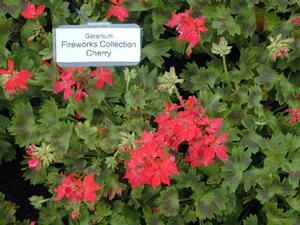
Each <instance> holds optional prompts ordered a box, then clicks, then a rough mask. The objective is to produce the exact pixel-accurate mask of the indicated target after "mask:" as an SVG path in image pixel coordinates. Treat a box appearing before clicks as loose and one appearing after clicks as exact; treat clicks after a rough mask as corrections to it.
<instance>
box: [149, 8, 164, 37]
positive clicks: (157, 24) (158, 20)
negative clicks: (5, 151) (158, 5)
mask: <svg viewBox="0 0 300 225" xmlns="http://www.w3.org/2000/svg"><path fill="white" fill-rule="evenodd" d="M151 16H152V20H153V23H152V24H151V28H152V34H153V37H154V38H155V40H158V39H159V37H160V35H161V34H162V33H163V32H164V31H165V28H164V25H165V24H166V23H167V19H168V18H167V17H168V14H166V13H164V12H159V11H152V14H151Z"/></svg>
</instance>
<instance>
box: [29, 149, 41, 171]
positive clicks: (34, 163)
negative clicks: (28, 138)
mask: <svg viewBox="0 0 300 225" xmlns="http://www.w3.org/2000/svg"><path fill="white" fill-rule="evenodd" d="M35 148H36V147H35V145H30V146H29V147H28V149H27V150H26V155H28V156H30V157H31V159H29V160H28V161H27V164H28V167H29V168H30V169H35V170H39V169H40V168H41V167H40V166H41V165H40V160H39V159H38V158H37V157H36V156H35V155H33V154H32V152H33V151H34V150H35Z"/></svg>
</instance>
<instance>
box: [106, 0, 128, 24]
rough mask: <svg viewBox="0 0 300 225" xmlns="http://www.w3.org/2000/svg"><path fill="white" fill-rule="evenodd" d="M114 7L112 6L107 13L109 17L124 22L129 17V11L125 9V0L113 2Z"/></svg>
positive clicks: (112, 0) (114, 0)
mask: <svg viewBox="0 0 300 225" xmlns="http://www.w3.org/2000/svg"><path fill="white" fill-rule="evenodd" d="M111 2H112V3H113V4H114V6H111V7H110V8H109V9H108V11H107V16H108V17H111V16H116V17H117V18H118V20H119V21H121V22H123V21H124V20H125V19H126V18H127V17H128V10H127V9H126V8H124V7H123V6H122V5H123V2H124V0H111Z"/></svg>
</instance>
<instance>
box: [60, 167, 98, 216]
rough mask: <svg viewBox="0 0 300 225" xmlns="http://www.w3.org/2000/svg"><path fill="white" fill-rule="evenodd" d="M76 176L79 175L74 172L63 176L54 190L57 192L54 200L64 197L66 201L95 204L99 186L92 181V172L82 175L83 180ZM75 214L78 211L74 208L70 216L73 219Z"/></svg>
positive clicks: (76, 214)
mask: <svg viewBox="0 0 300 225" xmlns="http://www.w3.org/2000/svg"><path fill="white" fill-rule="evenodd" d="M78 178H79V176H78V175H77V174H76V173H72V174H70V175H69V176H65V179H64V180H63V182H62V183H61V184H60V185H58V187H57V188H56V189H55V190H54V192H56V194H57V196H56V198H55V199H54V201H59V200H61V199H62V198H64V197H66V198H67V199H68V201H69V202H72V203H77V202H81V201H87V202H90V203H92V204H95V203H96V191H97V190H99V189H100V188H101V186H100V185H98V184H96V183H95V182H94V174H93V173H90V174H89V175H87V176H84V179H83V182H82V181H81V180H79V179H78ZM77 216H78V211H76V210H74V211H73V213H72V218H73V219H74V218H76V217H77Z"/></svg>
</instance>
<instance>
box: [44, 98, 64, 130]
mask: <svg viewBox="0 0 300 225" xmlns="http://www.w3.org/2000/svg"><path fill="white" fill-rule="evenodd" d="M65 116H66V112H65V110H64V109H58V106H57V104H56V102H55V100H54V99H53V98H51V99H49V100H47V101H46V102H45V103H44V104H43V105H42V107H41V109H40V119H39V122H41V123H42V124H43V125H45V126H47V127H53V126H54V127H55V126H57V125H58V122H59V119H61V118H62V117H65Z"/></svg>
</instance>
